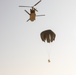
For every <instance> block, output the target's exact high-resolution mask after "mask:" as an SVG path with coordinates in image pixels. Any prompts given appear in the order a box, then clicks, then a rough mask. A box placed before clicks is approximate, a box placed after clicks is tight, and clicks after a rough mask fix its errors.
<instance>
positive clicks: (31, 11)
mask: <svg viewBox="0 0 76 75" xmlns="http://www.w3.org/2000/svg"><path fill="white" fill-rule="evenodd" d="M40 2H41V0H40V1H38V2H37V3H36V4H34V5H33V6H19V7H31V9H30V13H29V12H28V11H27V10H24V11H25V12H26V13H27V14H28V15H29V16H30V18H29V19H28V20H27V22H28V21H29V20H30V21H32V22H33V21H34V20H36V17H38V16H45V15H36V12H35V11H37V12H38V10H37V9H36V8H34V6H36V5H37V4H39V3H40Z"/></svg>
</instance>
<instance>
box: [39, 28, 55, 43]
mask: <svg viewBox="0 0 76 75" xmlns="http://www.w3.org/2000/svg"><path fill="white" fill-rule="evenodd" d="M40 36H41V39H42V41H44V42H45V41H47V43H50V42H53V41H54V40H55V37H56V34H55V33H54V32H53V31H52V30H45V31H42V32H41V34H40Z"/></svg>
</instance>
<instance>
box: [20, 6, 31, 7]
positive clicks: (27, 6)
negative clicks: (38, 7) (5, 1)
mask: <svg viewBox="0 0 76 75" xmlns="http://www.w3.org/2000/svg"><path fill="white" fill-rule="evenodd" d="M19 7H32V6H19Z"/></svg>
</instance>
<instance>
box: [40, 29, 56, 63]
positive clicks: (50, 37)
mask: <svg viewBox="0 0 76 75" xmlns="http://www.w3.org/2000/svg"><path fill="white" fill-rule="evenodd" d="M40 37H41V39H42V41H43V42H45V41H47V43H50V42H53V41H54V40H55V38H56V34H55V33H54V32H53V31H52V30H50V29H48V30H44V31H42V32H41V33H40ZM48 56H49V59H48V63H50V62H51V61H50V54H49V53H48Z"/></svg>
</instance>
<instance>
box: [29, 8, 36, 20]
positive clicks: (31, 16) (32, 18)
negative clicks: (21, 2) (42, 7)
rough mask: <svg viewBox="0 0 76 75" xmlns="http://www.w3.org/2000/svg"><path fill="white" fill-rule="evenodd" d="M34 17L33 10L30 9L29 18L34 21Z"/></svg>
mask: <svg viewBox="0 0 76 75" xmlns="http://www.w3.org/2000/svg"><path fill="white" fill-rule="evenodd" d="M35 19H36V13H35V10H32V9H30V20H31V21H34V20H35Z"/></svg>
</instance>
